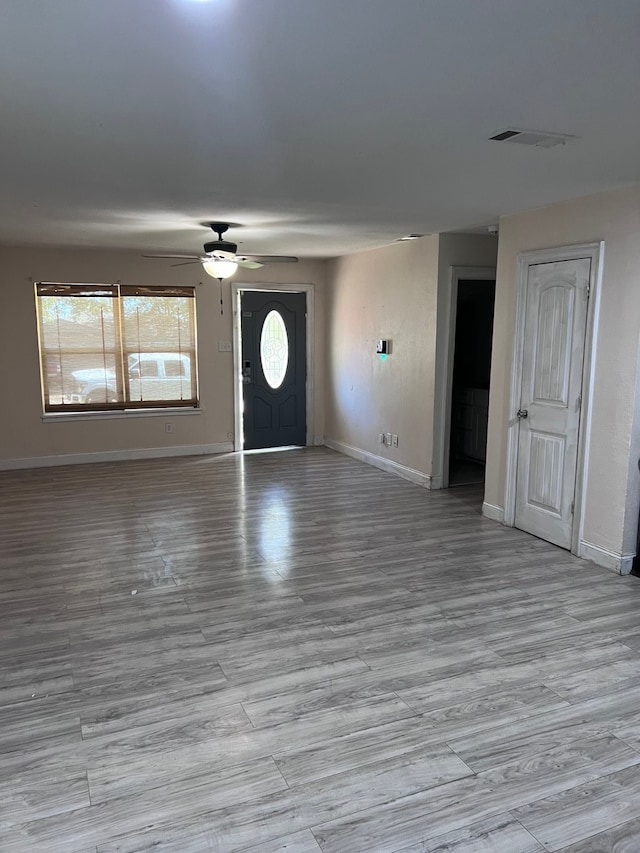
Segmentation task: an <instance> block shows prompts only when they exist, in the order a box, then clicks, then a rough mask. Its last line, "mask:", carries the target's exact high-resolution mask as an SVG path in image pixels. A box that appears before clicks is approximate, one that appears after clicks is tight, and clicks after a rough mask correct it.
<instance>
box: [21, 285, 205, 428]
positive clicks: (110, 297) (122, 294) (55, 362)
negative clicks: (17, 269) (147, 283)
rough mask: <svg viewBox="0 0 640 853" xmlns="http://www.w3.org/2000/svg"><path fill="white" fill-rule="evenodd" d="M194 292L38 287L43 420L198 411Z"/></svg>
mask: <svg viewBox="0 0 640 853" xmlns="http://www.w3.org/2000/svg"><path fill="white" fill-rule="evenodd" d="M195 301H196V300H195V290H194V288H192V287H134V286H128V285H127V286H125V285H117V284H114V285H100V284H52V283H44V282H40V283H38V284H36V304H37V315H38V336H39V342H40V364H41V376H42V394H43V400H44V410H45V412H62V411H64V412H85V411H111V410H116V411H118V410H124V409H154V408H167V407H174V406H191V407H197V405H198V386H197V371H196V318H195Z"/></svg>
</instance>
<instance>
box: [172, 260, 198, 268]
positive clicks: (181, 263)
mask: <svg viewBox="0 0 640 853" xmlns="http://www.w3.org/2000/svg"><path fill="white" fill-rule="evenodd" d="M198 263H200V258H196V259H195V260H194V261H181V262H180V263H179V264H171V266H172V267H187V266H189V264H198Z"/></svg>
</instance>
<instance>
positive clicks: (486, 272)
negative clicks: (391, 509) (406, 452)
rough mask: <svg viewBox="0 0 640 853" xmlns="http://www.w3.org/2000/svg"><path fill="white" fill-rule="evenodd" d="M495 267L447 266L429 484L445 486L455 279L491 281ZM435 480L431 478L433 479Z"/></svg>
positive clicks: (494, 276) (455, 306) (451, 374)
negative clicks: (435, 433) (437, 427)
mask: <svg viewBox="0 0 640 853" xmlns="http://www.w3.org/2000/svg"><path fill="white" fill-rule="evenodd" d="M495 278H496V268H495V267H462V266H452V267H449V281H448V286H447V289H446V291H445V294H444V298H443V300H442V303H441V309H440V310H441V312H442V313H441V317H442V326H441V328H443V329H444V332H445V337H444V340H443V341H442V345H441V349H440V352H441V359H442V360H441V369H440V370H441V372H440V375H441V376H442V377H443V378H444V382H443V385H442V390H441V392H440V395H439V396H440V400H439V403H438V405H437V411H438V412H439V414H438V417H437V420H436V424H437V423H438V422H439V425H440V435H439V436H438V437H437V438H435V440H434V460H433V461H434V466H433V468H434V471H441V472H442V475H441V477H440V478H439V479H440V482H438V478H436V477H434V478H432V485H431V488H432V489H435V488H438V489H447V488H449V452H450V448H451V401H452V396H453V360H454V355H455V348H456V321H457V319H458V282H460V281H495ZM434 481H435V482H434Z"/></svg>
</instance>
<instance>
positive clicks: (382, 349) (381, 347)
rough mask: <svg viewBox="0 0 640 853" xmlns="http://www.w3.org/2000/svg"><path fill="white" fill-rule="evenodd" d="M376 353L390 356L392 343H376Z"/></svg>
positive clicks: (386, 341) (384, 341) (382, 341)
mask: <svg viewBox="0 0 640 853" xmlns="http://www.w3.org/2000/svg"><path fill="white" fill-rule="evenodd" d="M376 352H377V353H379V354H380V355H389V353H390V352H391V341H388V340H380V341H376Z"/></svg>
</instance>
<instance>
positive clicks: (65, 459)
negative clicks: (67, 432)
mask: <svg viewBox="0 0 640 853" xmlns="http://www.w3.org/2000/svg"><path fill="white" fill-rule="evenodd" d="M232 451H233V442H232V441H224V442H219V443H217V444H184V445H177V446H174V447H142V448H139V449H133V450H102V451H99V452H97V453H61V454H59V455H57V456H26V457H24V458H21V459H0V471H16V470H18V469H19V468H53V467H55V466H58V465H82V464H85V463H89V462H123V461H126V460H131V459H158V458H160V457H166V456H209V455H213V454H217V453H231V452H232Z"/></svg>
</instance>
